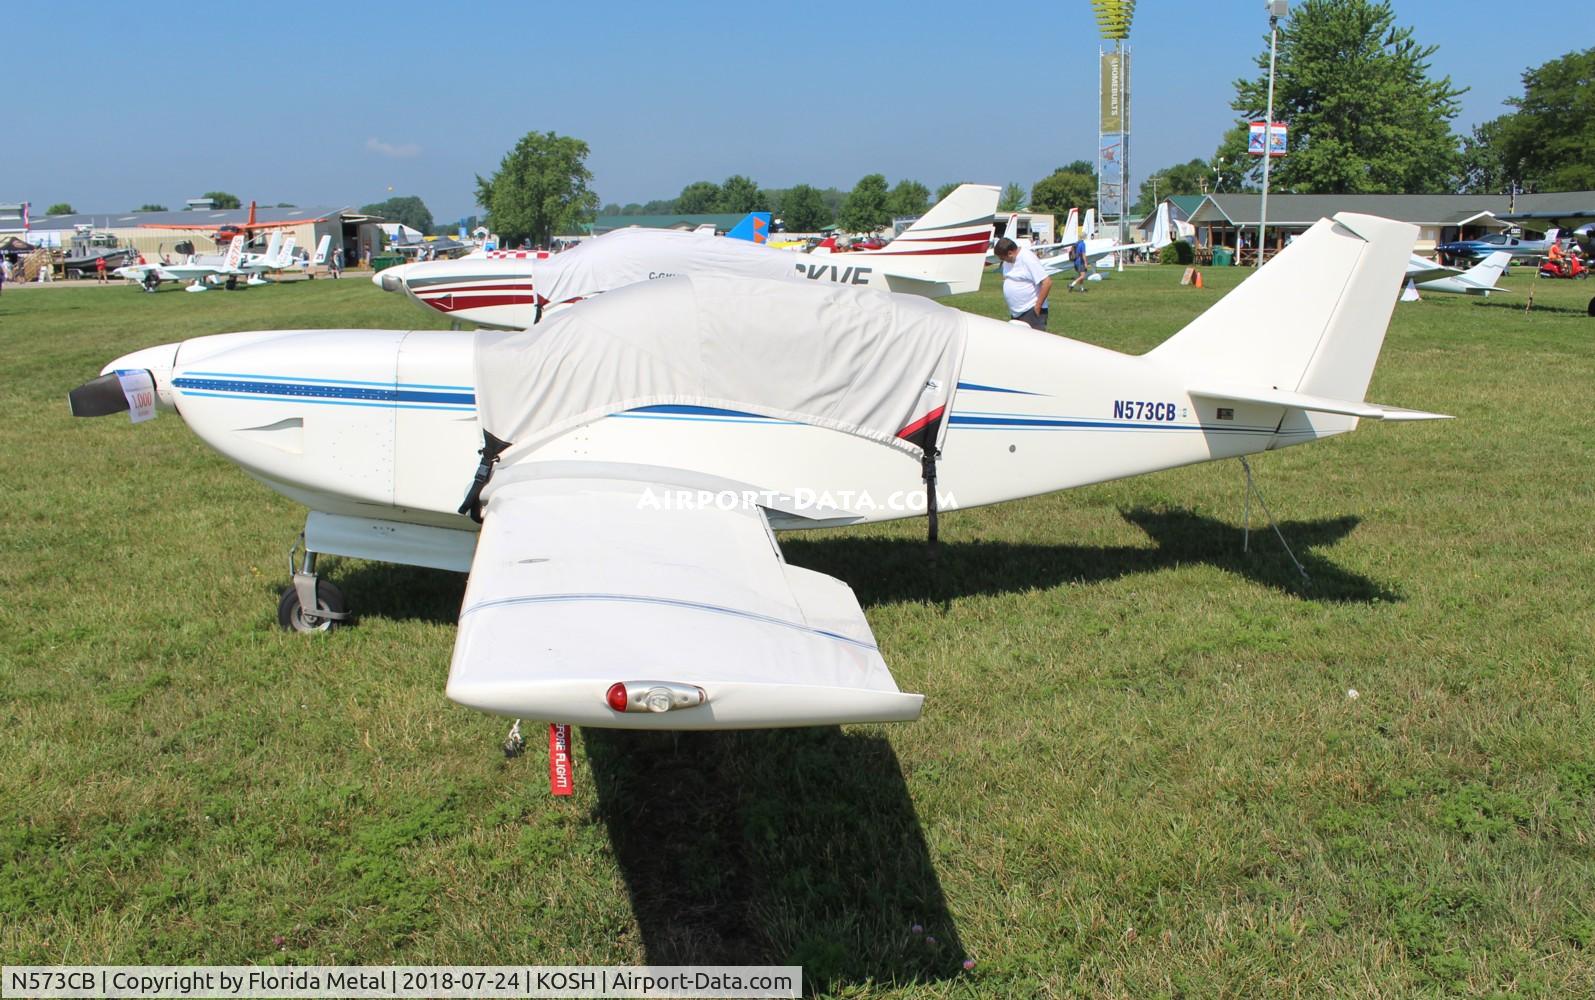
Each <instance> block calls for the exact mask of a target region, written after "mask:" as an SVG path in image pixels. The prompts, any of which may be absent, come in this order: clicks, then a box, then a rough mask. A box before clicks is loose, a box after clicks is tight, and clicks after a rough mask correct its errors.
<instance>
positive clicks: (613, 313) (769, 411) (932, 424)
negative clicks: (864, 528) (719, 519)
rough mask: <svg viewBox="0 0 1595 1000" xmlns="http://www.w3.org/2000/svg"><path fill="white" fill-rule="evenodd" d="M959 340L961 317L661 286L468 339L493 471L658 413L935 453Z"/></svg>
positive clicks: (721, 283) (644, 286) (712, 287)
mask: <svg viewBox="0 0 1595 1000" xmlns="http://www.w3.org/2000/svg"><path fill="white" fill-rule="evenodd" d="M706 242H711V241H708V240H706ZM712 242H715V243H732V242H734V241H731V240H713V241H712ZM770 252H772V253H779V252H780V251H770ZM966 335H967V324H966V320H965V316H964V314H963V313H961V312H959V311H957V310H955V309H948V308H946V307H944V306H938V305H935V304H934V303H932V302H929V301H927V300H926V299H923V298H920V297H918V296H909V295H893V294H891V293H888V292H879V291H871V290H869V289H864V288H853V287H849V286H844V285H829V284H827V285H810V284H807V283H801V284H800V283H796V282H792V281H788V280H780V279H758V278H741V277H724V276H718V275H697V276H694V277H685V276H682V277H674V278H666V279H664V280H660V281H647V282H643V283H640V284H634V285H630V286H628V287H625V288H621V289H619V290H617V291H614V292H609V293H607V294H605V295H601V296H598V297H596V298H594V299H592V300H590V301H587V302H583V303H581V304H579V305H577V306H576V307H574V308H572V309H569V310H566V311H565V312H563V313H559V314H557V315H555V316H553V317H551V318H549V319H547V320H544V321H543V322H542V323H539V324H538V325H537V326H534V327H532V328H531V329H530V330H526V331H524V332H520V333H489V332H481V333H477V334H476V387H477V388H476V402H477V412H478V415H479V418H480V420H481V424H482V429H483V430H484V431H486V432H487V433H488V434H491V435H492V436H493V437H495V438H498V439H499V440H501V441H505V442H508V443H509V447H508V448H507V449H506V450H505V451H504V452H503V455H502V460H503V462H504V463H505V464H509V463H512V462H514V461H516V460H517V459H519V458H522V457H524V456H526V455H528V454H530V453H531V452H533V451H535V450H536V449H537V448H538V447H540V446H541V445H543V444H546V443H547V442H549V441H551V440H553V439H554V438H556V437H559V436H560V435H562V434H564V433H566V432H567V431H570V430H573V429H574V428H576V427H579V426H581V425H583V424H587V423H591V422H592V421H594V420H597V419H599V418H601V417H604V416H607V415H609V414H611V413H619V412H623V411H625V410H631V409H636V408H638V407H644V406H661V405H685V406H703V407H713V408H716V409H725V410H736V411H742V412H746V413H756V414H759V415H761V416H768V417H776V418H780V419H786V420H792V421H797V422H799V423H805V424H813V425H817V426H820V427H828V428H831V429H833V430H839V431H843V432H846V433H850V434H856V435H858V436H860V437H864V438H867V439H869V440H871V441H876V442H878V443H880V444H884V445H887V446H889V447H892V448H896V449H898V450H900V451H903V452H906V453H907V454H909V455H911V456H913V457H916V458H919V457H922V456H923V455H924V449H923V445H924V444H934V445H935V446H936V447H937V448H939V447H940V444H941V436H942V434H943V433H944V429H945V427H946V421H945V420H941V419H940V417H941V416H942V415H943V414H944V413H945V412H946V407H947V405H948V404H949V402H950V401H951V399H952V395H953V392H954V390H955V388H956V387H957V385H958V372H959V369H960V367H961V366H962V364H963V357H964V343H965V338H966Z"/></svg>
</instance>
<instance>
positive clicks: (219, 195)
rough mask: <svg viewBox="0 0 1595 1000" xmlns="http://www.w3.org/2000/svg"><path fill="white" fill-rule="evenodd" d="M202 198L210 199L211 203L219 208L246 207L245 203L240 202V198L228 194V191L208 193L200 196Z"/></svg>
mask: <svg viewBox="0 0 1595 1000" xmlns="http://www.w3.org/2000/svg"><path fill="white" fill-rule="evenodd" d="M200 197H201V198H209V199H210V200H211V203H212V204H214V205H215V206H216V207H217V208H243V207H244V203H243V202H241V201H239V200H238V196H237V195H236V194H228V193H227V192H226V191H206V192H205V193H204V194H202V195H200Z"/></svg>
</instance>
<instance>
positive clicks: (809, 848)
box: [0, 268, 1595, 997]
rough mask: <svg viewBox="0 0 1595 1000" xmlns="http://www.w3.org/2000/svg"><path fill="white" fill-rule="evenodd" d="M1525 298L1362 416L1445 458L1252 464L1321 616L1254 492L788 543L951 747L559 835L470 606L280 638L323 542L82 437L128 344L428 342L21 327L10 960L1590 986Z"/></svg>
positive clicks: (1406, 333) (35, 313) (90, 303)
mask: <svg viewBox="0 0 1595 1000" xmlns="http://www.w3.org/2000/svg"><path fill="white" fill-rule="evenodd" d="M1205 275H1206V277H1207V281H1208V287H1207V289H1205V290H1201V291H1198V290H1195V289H1190V288H1181V287H1179V286H1178V284H1177V282H1178V278H1179V271H1178V269H1175V268H1143V269H1138V270H1132V271H1130V272H1127V273H1125V274H1123V275H1120V276H1115V277H1113V278H1111V279H1110V280H1108V281H1106V282H1103V283H1101V284H1098V285H1094V286H1093V290H1092V292H1091V293H1090V294H1088V295H1083V296H1081V295H1062V294H1059V295H1058V296H1057V297H1056V299H1055V303H1056V304H1055V306H1054V308H1053V319H1052V323H1053V327H1054V331H1055V332H1061V333H1065V334H1069V335H1072V336H1077V337H1080V338H1081V339H1085V340H1090V341H1093V342H1096V343H1100V344H1103V345H1105V346H1108V347H1113V348H1116V349H1120V350H1126V351H1131V352H1140V351H1144V350H1146V349H1148V348H1150V347H1151V346H1153V345H1154V344H1156V343H1157V342H1158V341H1160V340H1162V339H1163V338H1164V337H1165V336H1167V335H1168V334H1169V333H1171V332H1172V331H1174V330H1175V329H1177V328H1178V327H1179V326H1180V325H1181V324H1182V323H1184V322H1185V321H1187V320H1188V319H1189V318H1191V317H1192V316H1194V315H1196V314H1197V313H1199V312H1200V311H1201V310H1202V309H1203V308H1205V307H1206V306H1207V305H1209V304H1210V303H1212V302H1213V301H1215V300H1216V299H1217V297H1218V296H1219V295H1220V294H1222V292H1224V291H1225V290H1227V289H1229V288H1232V287H1233V286H1234V285H1235V284H1236V283H1237V282H1238V281H1239V279H1240V278H1241V277H1242V276H1243V275H1242V273H1241V272H1237V271H1233V270H1226V269H1208V270H1207V271H1206V272H1205ZM1531 284H1533V282H1532V279H1531V278H1530V277H1529V276H1528V275H1527V273H1526V269H1525V270H1524V271H1523V272H1520V273H1518V274H1514V275H1513V276H1512V277H1511V278H1509V279H1508V280H1507V287H1509V288H1511V289H1512V290H1513V292H1512V294H1510V295H1506V296H1498V297H1496V298H1494V299H1492V300H1490V301H1488V302H1481V301H1477V300H1472V299H1465V298H1461V297H1457V296H1442V295H1431V296H1428V297H1427V298H1426V299H1425V301H1424V302H1422V303H1415V304H1403V305H1399V306H1398V307H1397V309H1396V314H1395V319H1394V321H1393V323H1392V325H1391V330H1390V334H1389V337H1388V339H1387V341H1386V344H1385V349H1384V353H1383V356H1382V360H1381V363H1380V366H1379V369H1378V371H1377V372H1376V374H1375V376H1374V380H1373V386H1372V388H1371V390H1370V392H1369V398H1370V399H1374V400H1377V401H1380V402H1386V403H1391V404H1395V405H1402V406H1412V407H1418V408H1422V409H1430V410H1438V411H1442V412H1447V413H1453V414H1456V415H1457V416H1458V418H1459V419H1457V420H1455V421H1448V422H1439V423H1427V424H1408V425H1393V426H1382V425H1370V424H1365V425H1364V426H1363V427H1362V428H1361V429H1359V430H1358V431H1357V432H1356V433H1354V434H1351V435H1347V436H1344V437H1341V438H1337V439H1334V440H1331V441H1327V442H1322V443H1318V444H1313V445H1309V446H1305V447H1301V448H1292V449H1287V450H1285V451H1281V452H1277V453H1271V454H1268V455H1264V456H1260V457H1258V458H1256V459H1255V460H1254V462H1253V464H1254V468H1255V470H1256V473H1257V479H1258V483H1259V486H1260V487H1261V488H1262V490H1263V491H1264V494H1265V496H1266V498H1267V501H1268V503H1269V505H1270V507H1271V509H1272V510H1273V511H1274V513H1275V514H1276V515H1277V516H1278V517H1279V518H1280V519H1281V522H1282V528H1283V530H1284V532H1285V535H1286V537H1287V539H1288V540H1289V541H1290V543H1291V545H1292V546H1293V547H1294V548H1295V549H1296V551H1297V553H1298V555H1300V556H1301V557H1302V559H1303V561H1304V563H1305V565H1306V568H1307V570H1308V572H1309V574H1310V576H1311V582H1310V583H1308V584H1303V583H1302V582H1301V581H1300V579H1299V577H1298V576H1297V574H1296V571H1295V569H1294V568H1293V567H1292V566H1291V564H1290V562H1289V560H1288V559H1287V558H1286V557H1285V555H1284V554H1283V551H1282V550H1281V548H1280V546H1279V544H1278V541H1277V540H1276V539H1275V538H1274V537H1273V535H1272V533H1271V532H1269V531H1268V530H1267V528H1266V527H1265V524H1264V522H1263V521H1262V520H1261V518H1260V516H1259V515H1258V512H1257V511H1256V509H1255V506H1254V509H1253V522H1252V527H1253V534H1252V551H1251V553H1250V554H1247V553H1243V552H1242V551H1241V527H1242V521H1241V512H1242V497H1243V493H1242V479H1241V472H1240V469H1239V467H1238V465H1237V464H1236V463H1232V462H1231V463H1220V464H1209V465H1205V466H1198V467H1194V468H1189V469H1180V470H1174V471H1171V472H1167V473H1163V474H1159V475H1153V476H1146V477H1142V478H1138V479H1134V480H1129V481H1124V482H1118V483H1110V484H1106V485H1102V486H1098V487H1093V488H1088V489H1082V490H1076V491H1072V492H1069V493H1065V494H1059V495H1054V496H1048V497H1042V498H1037V499H1033V500H1030V501H1026V502H1022V503H1014V504H1008V505H1004V506H1000V507H994V508H988V509H981V510H972V511H963V512H957V513H954V514H951V515H948V516H946V517H945V518H944V522H943V544H942V549H941V553H940V556H939V559H938V560H937V561H936V562H935V563H934V564H932V563H929V562H928V561H927V559H926V556H925V549H924V543H923V531H924V523H923V521H907V522H900V523H894V524H888V525H881V526H875V527H870V528H862V529H850V530H843V531H831V532H824V533H815V534H807V535H796V534H789V535H786V536H783V545H784V547H785V549H786V552H787V554H788V557H789V558H790V559H791V560H792V561H793V562H795V563H798V564H800V565H804V566H809V567H812V568H815V569H818V570H821V571H824V572H827V573H832V574H835V575H837V576H839V577H841V578H842V579H844V580H846V581H847V582H849V583H850V584H851V585H852V586H853V587H854V589H855V590H856V591H857V593H858V595H859V597H860V599H861V600H862V602H863V604H864V607H865V610H866V613H867V615H868V617H869V620H870V623H871V625H872V626H873V627H874V630H875V633H876V635H877V637H878V638H879V640H880V643H881V646H882V649H883V651H884V653H885V656H886V659H887V661H888V663H889V664H891V666H892V668H893V671H894V674H895V675H896V677H897V678H898V681H899V683H900V685H901V686H902V687H903V688H904V689H905V690H913V691H920V692H924V693H925V695H926V709H925V716H924V718H923V719H922V720H921V721H919V722H918V723H915V724H911V725H903V726H893V727H848V728H846V729H840V730H839V729H821V730H799V731H785V732H754V733H735V734H721V735H680V736H672V735H638V734H625V733H613V732H603V731H596V730H584V731H578V733H577V737H576V744H577V770H576V781H577V792H576V794H575V796H574V797H572V798H570V799H566V800H559V799H553V798H551V797H549V795H548V793H547V784H546V757H545V755H544V752H543V746H542V741H543V734H542V733H541V732H537V731H534V732H531V733H530V734H529V736H530V744H531V752H529V753H528V754H527V755H526V756H525V757H522V758H519V759H516V760H513V761H506V760H505V759H504V758H503V756H502V755H501V753H500V752H499V749H498V744H499V741H500V740H501V739H502V737H503V735H504V731H505V729H506V721H505V720H500V719H497V718H491V717H487V716H483V715H480V714H477V713H474V712H471V711H468V710H466V709H462V708H459V707H457V706H455V705H453V704H451V703H450V702H448V701H447V700H446V699H445V698H444V696H443V682H444V677H445V673H446V670H447V666H448V661H449V655H450V651H451V644H452V642H453V636H454V628H453V616H454V614H455V613H456V612H457V610H458V602H459V599H460V595H461V593H462V590H463V577H460V576H457V575H454V574H447V573H435V572H430V571H423V570H415V569H410V568H403V567H390V566H383V565H375V564H365V563H360V562H355V561H348V560H343V561H337V560H329V561H328V562H327V563H326V564H324V570H325V571H326V572H327V573H328V575H329V576H330V577H331V578H332V579H334V580H335V581H336V582H338V583H339V584H340V585H341V586H342V587H343V588H344V590H345V591H346V593H347V594H348V595H349V597H350V600H351V602H352V603H353V605H354V606H355V608H356V610H357V611H358V612H359V613H360V614H361V620H360V622H359V624H358V626H356V627H355V628H352V629H346V630H343V631H342V632H339V633H336V634H333V635H327V636H312V637H306V636H299V635H289V634H285V633H282V632H280V631H278V629H277V627H276V624H275V607H276V600H277V594H278V591H279V590H280V588H281V587H283V586H284V585H285V584H286V582H287V566H286V552H287V549H288V546H289V544H290V543H291V542H292V540H293V538H294V536H295V535H296V534H297V532H298V531H299V529H300V527H301V526H302V523H303V511H302V510H301V509H300V508H298V507H296V506H295V505H294V504H292V503H289V502H288V501H286V500H283V499H281V498H279V497H277V496H275V495H274V494H272V493H270V492H268V491H267V490H266V489H265V488H263V487H261V486H259V485H257V484H256V483H254V482H253V481H252V480H250V479H248V478H247V477H246V476H244V475H243V474H242V473H240V472H239V471H238V470H237V469H236V468H235V467H234V466H232V465H231V464H230V463H228V462H227V461H226V460H224V459H222V458H220V457H218V456H216V455H215V454H213V453H211V452H210V451H209V450H208V449H206V448H205V447H204V446H203V445H202V444H201V443H200V442H199V441H198V440H197V439H196V438H194V436H193V435H192V434H190V433H189V432H188V431H187V429H186V428H185V427H183V426H182V422H181V420H180V419H177V418H176V417H174V416H173V415H172V414H170V413H165V414H163V415H162V416H161V417H160V418H159V419H157V420H156V421H154V422H153V423H152V424H148V425H140V426H137V427H132V426H129V425H128V423H127V421H126V420H125V418H121V417H117V418H107V419H101V420H92V421H90V420H76V421H74V420H73V419H72V418H71V417H69V416H68V415H67V410H66V405H65V395H66V392H67V390H68V389H69V388H71V387H72V386H74V385H76V384H78V383H79V382H81V381H83V380H85V379H87V378H90V377H92V376H93V375H95V374H96V373H97V372H98V370H99V368H100V366H101V365H103V364H104V363H105V362H106V361H109V360H110V359H112V358H114V357H116V356H118V355H119V354H122V353H124V352H126V351H129V350H132V349H135V348H138V347H143V346H147V345H152V344H157V343H163V342H169V341H175V340H180V339H183V338H186V337H193V336H199V335H203V334H208V333H218V332H225V331H230V330H242V329H259V328H277V327H282V328H289V327H341V326H372V327H384V326H385V327H419V326H434V327H435V326H440V325H441V324H439V323H437V322H433V321H432V320H431V319H430V318H429V317H427V316H426V315H424V314H423V313H421V312H420V311H418V310H416V309H414V308H413V307H412V306H411V305H410V304H409V303H407V302H405V301H403V300H401V299H399V298H397V297H395V296H392V295H385V294H382V293H380V292H379V291H377V290H376V289H375V288H374V287H372V286H371V284H370V283H369V282H367V281H354V280H346V281H344V282H341V283H333V282H328V281H316V282H313V283H305V284H298V285H294V286H286V287H272V288H263V289H251V290H249V291H245V292H237V293H231V294H228V293H213V294H209V295H205V296H198V297H196V296H191V295H183V294H180V293H177V292H175V291H167V292H164V293H162V294H159V295H154V296H149V295H144V294H141V293H140V292H138V291H135V290H133V289H131V288H125V289H121V288H119V289H94V288H87V289H75V290H70V291H60V290H57V291H37V290H16V289H14V288H10V289H7V290H6V292H5V294H4V296H3V298H0V350H3V357H4V359H5V360H4V377H3V379H0V401H3V404H4V412H5V421H4V423H3V424H0V467H3V468H4V470H5V475H4V476H3V479H0V489H3V490H4V497H3V499H4V509H5V515H4V521H3V527H0V551H3V552H4V558H3V559H0V584H3V586H4V591H3V593H4V598H3V600H0V958H3V960H4V962H6V963H7V964H18V963H55V962H73V963H79V962H81V963H134V962H138V963H184V962H200V961H204V962H215V963H240V964H241V963H284V962H292V963H302V964H309V963H343V962H351V963H414V964H420V963H480V964H494V963H505V964H508V963H538V964H559V963H624V964H629V963H645V962H648V963H655V964H677V963H709V962H728V963H739V964H743V963H779V964H785V963H795V964H801V965H803V966H804V968H805V972H806V975H807V977H808V984H809V988H810V989H811V990H814V991H818V992H822V993H837V994H842V995H849V996H857V995H891V996H915V997H919V996H925V997H940V996H955V997H970V996H995V995H1003V996H1008V995H1018V996H1069V995H1080V996H1109V997H1159V996H1162V997H1207V996H1313V997H1317V996H1325V995H1330V996H1356V997H1395V996H1453V995H1463V996H1491V995H1497V994H1508V995H1515V996H1544V997H1570V996H1588V995H1591V994H1595V612H1592V610H1591V607H1592V604H1595V584H1592V582H1591V571H1592V569H1595V542H1592V540H1591V539H1592V531H1591V526H1590V523H1589V522H1590V516H1591V512H1592V510H1595V462H1592V458H1595V455H1592V451H1595V444H1592V442H1595V416H1592V401H1591V386H1592V385H1595V320H1590V319H1588V318H1585V317H1584V316H1583V312H1584V308H1585V303H1586V302H1587V300H1588V298H1589V296H1590V295H1591V294H1592V293H1595V287H1592V286H1590V285H1587V284H1585V283H1580V282H1539V283H1537V284H1533V288H1534V296H1535V302H1536V309H1535V311H1534V312H1533V313H1532V314H1531V315H1527V316H1525V315H1524V314H1523V312H1522V301H1523V299H1524V298H1525V295H1526V293H1527V291H1528V290H1529V288H1530V286H1531ZM953 304H955V305H958V306H961V307H964V308H969V309H971V310H973V311H976V312H983V313H987V314H997V313H998V311H999V310H1000V309H1001V306H1000V298H999V297H998V295H997V292H996V285H995V283H994V282H993V281H991V280H990V279H989V278H988V281H987V288H986V290H984V291H982V292H981V293H979V294H978V295H973V296H967V297H964V298H962V299H960V300H955V301H954V303H953ZM1285 320H1286V321H1288V316H1287V317H1285ZM462 335H463V334H462ZM463 486H464V484H462V488H463ZM1353 688H1354V689H1356V690H1357V691H1358V692H1359V694H1360V697H1358V698H1356V699H1351V698H1349V697H1348V694H1347V692H1348V690H1349V689H1353ZM915 925H919V926H920V927H922V928H923V930H922V931H921V932H916V931H915V930H914V929H913V928H914V926H915ZM933 939H934V940H933ZM965 957H972V958H974V959H975V960H976V965H975V968H974V969H973V970H972V971H967V972H966V971H964V970H963V969H962V968H961V962H962V960H963V959H964V958H965Z"/></svg>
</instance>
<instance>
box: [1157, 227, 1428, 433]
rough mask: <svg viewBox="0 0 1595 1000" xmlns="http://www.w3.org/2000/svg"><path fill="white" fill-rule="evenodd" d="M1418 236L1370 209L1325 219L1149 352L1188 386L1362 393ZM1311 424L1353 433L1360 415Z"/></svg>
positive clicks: (1345, 396) (1342, 395) (1338, 396)
mask: <svg viewBox="0 0 1595 1000" xmlns="http://www.w3.org/2000/svg"><path fill="white" fill-rule="evenodd" d="M1417 235H1418V229H1417V227H1416V226H1412V225H1409V224H1407V223H1404V222H1394V221H1391V220H1389V219H1381V218H1378V217H1376V216H1371V215H1355V214H1352V213H1350V212H1341V213H1339V214H1337V215H1336V216H1335V217H1334V218H1333V219H1320V220H1319V221H1318V222H1317V224H1315V225H1314V226H1313V227H1312V228H1311V229H1309V230H1308V231H1307V232H1305V233H1303V234H1302V235H1301V236H1299V237H1297V238H1296V240H1295V242H1293V243H1292V244H1291V245H1290V246H1288V247H1286V248H1285V249H1284V250H1281V251H1280V252H1279V255H1278V256H1276V257H1275V258H1274V259H1273V260H1271V261H1269V262H1268V264H1266V265H1265V266H1264V267H1262V268H1261V269H1259V270H1258V272H1257V273H1256V274H1254V275H1253V276H1251V277H1250V278H1248V279H1247V280H1246V281H1245V282H1243V283H1242V284H1241V286H1240V287H1239V288H1237V289H1235V290H1234V291H1233V292H1231V293H1230V294H1229V295H1227V296H1225V297H1224V298H1223V299H1221V300H1219V302H1218V303H1217V304H1216V305H1214V306H1213V307H1212V308H1211V309H1209V310H1207V312H1205V313H1203V314H1202V315H1200V316H1198V317H1197V318H1196V319H1195V320H1193V321H1191V323H1190V324H1189V325H1187V326H1186V327H1185V328H1184V329H1183V330H1181V331H1180V332H1179V333H1176V334H1175V335H1174V336H1172V337H1170V338H1169V339H1168V340H1166V341H1164V342H1163V343H1162V344H1160V345H1158V346H1157V347H1156V348H1154V349H1153V350H1152V351H1151V352H1150V353H1149V354H1148V355H1147V356H1146V357H1147V358H1148V359H1149V360H1153V361H1156V362H1158V363H1160V364H1164V365H1167V366H1169V367H1172V368H1174V369H1176V370H1178V371H1180V372H1182V373H1184V374H1185V375H1186V377H1187V380H1188V381H1189V382H1190V384H1192V385H1202V384H1207V383H1222V384H1223V385H1226V386H1232V387H1243V388H1244V387H1252V388H1253V389H1255V390H1257V391H1258V392H1264V391H1272V392H1284V393H1296V394H1300V395H1302V396H1304V397H1312V398H1320V399H1335V400H1345V401H1353V402H1355V401H1358V400H1361V399H1362V398H1363V396H1364V395H1365V394H1366V393H1367V391H1368V380H1369V379H1370V378H1372V377H1373V367H1374V363H1375V362H1376V361H1377V360H1378V359H1379V349H1380V347H1381V346H1382V345H1383V344H1384V339H1385V328H1386V327H1387V326H1388V325H1389V323H1390V314H1391V312H1392V311H1393V310H1394V309H1395V304H1396V293H1397V291H1398V290H1399V289H1400V287H1401V280H1402V275H1403V274H1405V273H1406V267H1407V259H1408V257H1410V256H1411V253H1412V244H1413V242H1414V241H1415V240H1416V238H1417ZM1310 422H1311V424H1312V429H1313V431H1315V432H1316V433H1317V434H1318V435H1320V436H1322V435H1324V434H1330V433H1338V432H1339V431H1342V430H1350V429H1351V428H1352V427H1354V426H1355V425H1356V415H1350V414H1346V413H1331V414H1328V415H1325V414H1324V413H1322V412H1321V411H1320V412H1314V413H1312V414H1311V417H1310Z"/></svg>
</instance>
